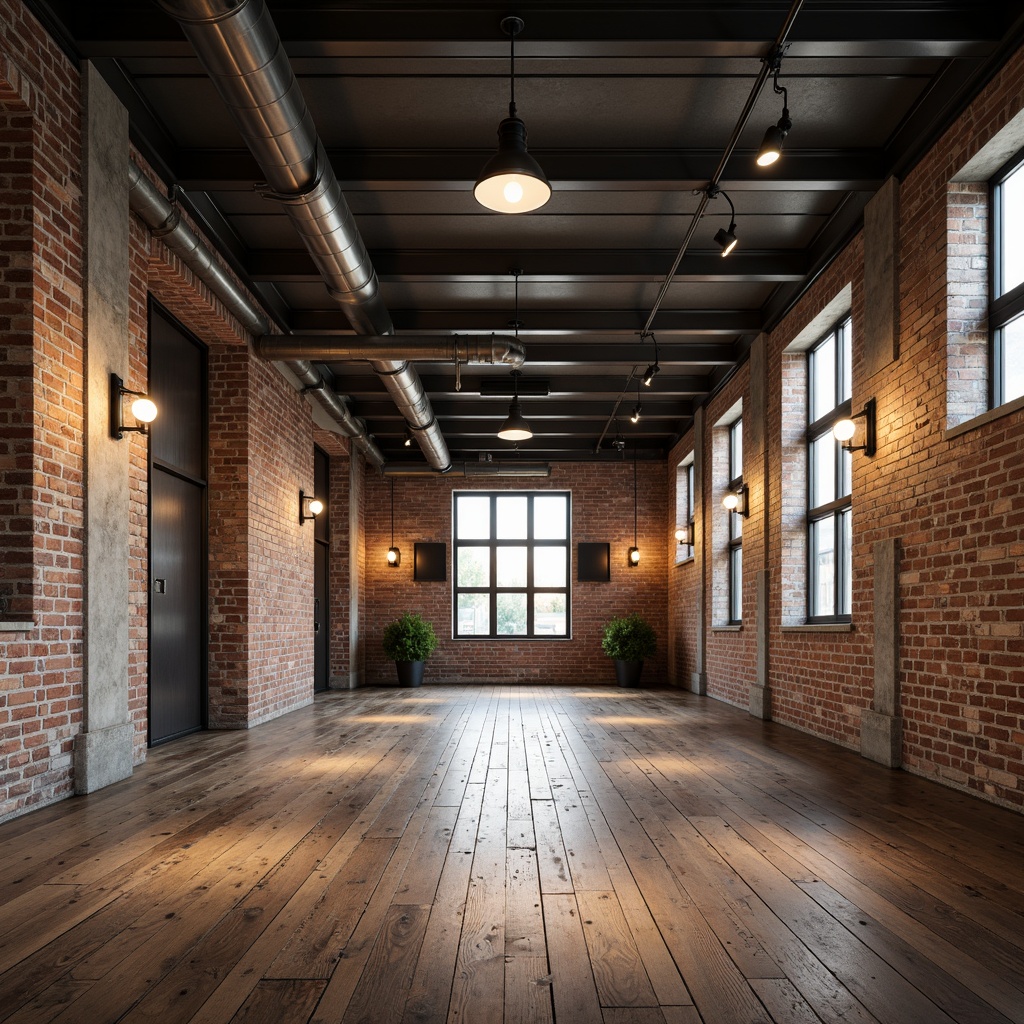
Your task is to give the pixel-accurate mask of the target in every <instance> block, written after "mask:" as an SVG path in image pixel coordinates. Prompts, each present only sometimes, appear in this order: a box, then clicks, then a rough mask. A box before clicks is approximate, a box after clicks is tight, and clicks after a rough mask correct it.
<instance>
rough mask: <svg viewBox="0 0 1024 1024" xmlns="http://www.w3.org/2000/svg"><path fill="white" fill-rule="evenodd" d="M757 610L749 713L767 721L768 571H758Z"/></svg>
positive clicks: (769, 710)
mask: <svg viewBox="0 0 1024 1024" xmlns="http://www.w3.org/2000/svg"><path fill="white" fill-rule="evenodd" d="M755 587H756V598H757V609H756V611H755V613H754V614H755V618H754V628H755V630H756V642H757V681H756V682H755V683H754V685H753V686H751V687H750V713H751V714H752V715H753V716H754V718H763V719H764V720H765V721H768V720H770V719H771V717H772V694H771V687H770V686H769V685H768V570H767V569H760V570H759V571H758V573H757V577H756V581H755Z"/></svg>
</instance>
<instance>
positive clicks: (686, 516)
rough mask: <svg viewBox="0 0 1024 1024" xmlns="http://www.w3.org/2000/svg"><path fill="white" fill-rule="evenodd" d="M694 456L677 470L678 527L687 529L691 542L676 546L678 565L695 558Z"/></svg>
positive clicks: (688, 457) (687, 459) (689, 456)
mask: <svg viewBox="0 0 1024 1024" xmlns="http://www.w3.org/2000/svg"><path fill="white" fill-rule="evenodd" d="M693 501H694V498H693V455H692V453H691V454H690V455H688V456H687V457H686V461H684V462H681V463H680V464H679V466H678V467H677V468H676V527H677V528H678V527H685V528H686V530H687V536H688V537H689V540H688V542H687V543H686V544H678V543H677V544H676V559H675V560H676V563H677V564H678V563H679V562H685V561H686V560H687V559H688V558H693Z"/></svg>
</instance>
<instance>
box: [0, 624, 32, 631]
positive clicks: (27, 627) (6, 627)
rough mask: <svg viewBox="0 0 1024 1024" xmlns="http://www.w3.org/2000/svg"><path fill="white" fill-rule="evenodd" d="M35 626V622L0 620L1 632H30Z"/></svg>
mask: <svg viewBox="0 0 1024 1024" xmlns="http://www.w3.org/2000/svg"><path fill="white" fill-rule="evenodd" d="M35 628H36V624H35V623H34V622H0V633H29V632H31V631H32V630H33V629H35Z"/></svg>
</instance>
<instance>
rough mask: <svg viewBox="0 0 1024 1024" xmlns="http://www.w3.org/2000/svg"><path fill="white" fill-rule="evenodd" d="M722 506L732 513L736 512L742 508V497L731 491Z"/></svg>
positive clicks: (723, 500)
mask: <svg viewBox="0 0 1024 1024" xmlns="http://www.w3.org/2000/svg"><path fill="white" fill-rule="evenodd" d="M722 505H723V506H724V507H725V508H727V509H728V510H729V511H730V512H735V511H736V509H738V508H739V507H740V496H739V495H738V494H733V493H732V491H730V492H729V493H728V494H727V495H726V496H725V497H724V498H723V499H722Z"/></svg>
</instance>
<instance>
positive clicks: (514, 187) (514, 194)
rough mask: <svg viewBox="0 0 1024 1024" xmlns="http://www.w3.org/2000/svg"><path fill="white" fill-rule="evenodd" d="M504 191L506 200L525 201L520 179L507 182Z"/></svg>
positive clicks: (512, 201)
mask: <svg viewBox="0 0 1024 1024" xmlns="http://www.w3.org/2000/svg"><path fill="white" fill-rule="evenodd" d="M502 192H503V194H504V196H505V201H506V202H509V203H521V202H522V201H523V186H522V185H520V184H519V182H518V181H510V182H507V183H506V185H505V188H504V189H503V190H502Z"/></svg>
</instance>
